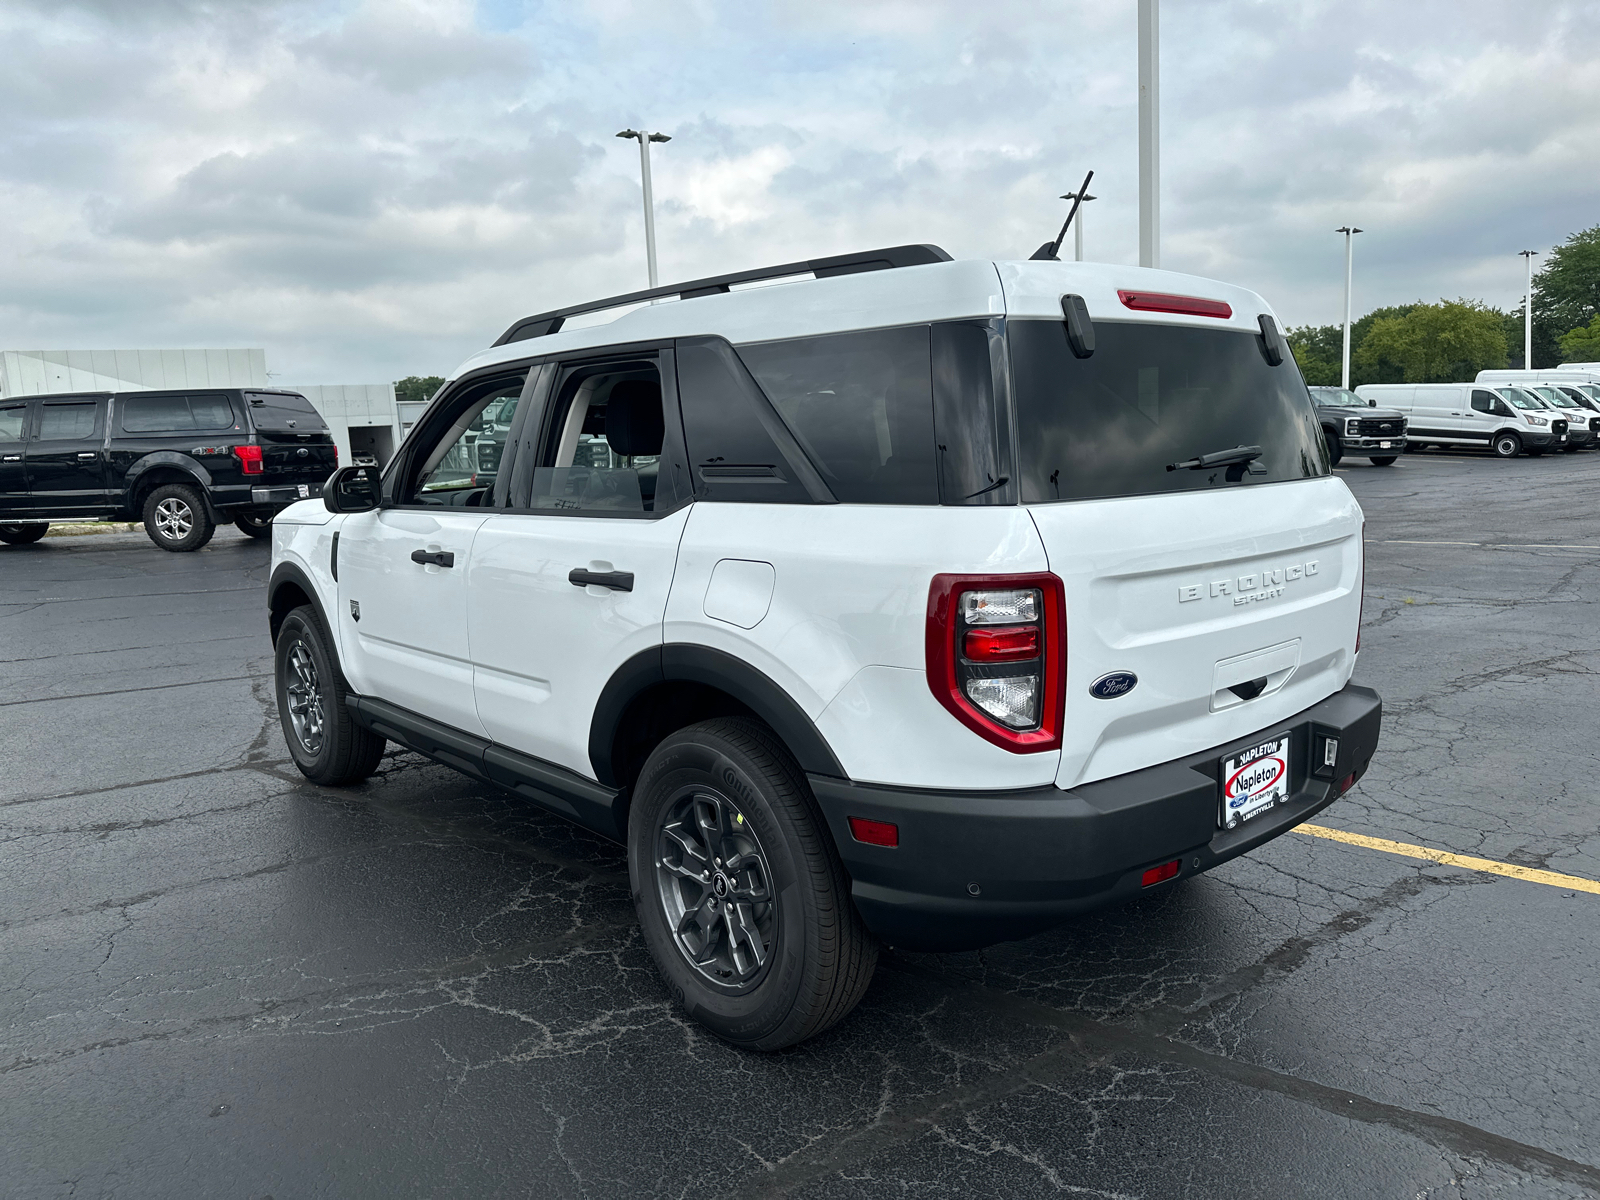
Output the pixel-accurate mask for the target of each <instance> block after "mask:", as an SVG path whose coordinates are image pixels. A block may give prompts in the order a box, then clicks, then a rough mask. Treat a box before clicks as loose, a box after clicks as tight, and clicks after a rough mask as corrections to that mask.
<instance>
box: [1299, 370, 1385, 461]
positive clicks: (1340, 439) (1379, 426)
mask: <svg viewBox="0 0 1600 1200" xmlns="http://www.w3.org/2000/svg"><path fill="white" fill-rule="evenodd" d="M1307 390H1308V391H1310V393H1311V403H1312V404H1314V405H1316V408H1317V423H1318V424H1320V425H1321V426H1322V439H1323V441H1325V442H1327V443H1328V457H1329V458H1330V459H1332V460H1333V462H1334V464H1335V465H1337V464H1338V462H1339V460H1340V459H1341V458H1343V457H1344V456H1345V455H1346V454H1349V455H1353V456H1355V457H1357V458H1370V459H1371V460H1372V465H1373V466H1375V467H1387V466H1391V465H1393V463H1394V460H1395V459H1396V458H1398V457H1400V455H1401V453H1403V452H1404V450H1405V448H1406V417H1405V414H1404V413H1401V412H1399V411H1397V410H1396V409H1392V408H1376V407H1375V403H1376V402H1374V403H1373V404H1369V403H1367V401H1365V400H1363V399H1362V398H1361V397H1360V396H1358V395H1356V394H1355V393H1354V392H1352V391H1350V390H1348V389H1347V388H1336V387H1314V388H1309V389H1307Z"/></svg>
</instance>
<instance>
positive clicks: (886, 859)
mask: <svg viewBox="0 0 1600 1200" xmlns="http://www.w3.org/2000/svg"><path fill="white" fill-rule="evenodd" d="M1382 711H1383V705H1382V702H1381V701H1380V700H1379V699H1378V696H1377V693H1375V692H1373V691H1372V690H1371V689H1369V688H1364V687H1357V686H1355V685H1350V686H1347V687H1345V688H1344V689H1343V690H1342V691H1339V692H1336V693H1335V694H1334V695H1332V696H1329V697H1328V698H1327V699H1326V700H1323V701H1321V702H1320V703H1318V704H1315V705H1313V706H1312V707H1311V708H1308V709H1306V710H1305V711H1304V712H1301V713H1297V714H1296V715H1295V716H1293V717H1290V718H1289V719H1288V720H1286V721H1282V722H1279V723H1278V724H1276V725H1270V726H1267V727H1266V728H1264V729H1261V730H1259V731H1257V732H1255V733H1252V734H1250V735H1249V736H1248V737H1245V738H1241V739H1238V740H1237V741H1234V742H1230V743H1227V744H1226V745H1222V746H1217V747H1213V748H1212V749H1209V750H1205V751H1202V752H1201V753H1199V754H1194V755H1190V756H1188V757H1186V758H1181V759H1177V760H1175V761H1173V762H1168V763H1161V764H1159V765H1157V766H1154V767H1148V768H1145V769H1144V770H1140V771H1132V772H1129V773H1128V774H1126V775H1119V776H1116V777H1115V778H1112V779H1102V780H1098V781H1096V782H1094V783H1090V784H1085V785H1083V786H1081V787H1076V788H1072V789H1071V790H1062V789H1060V788H1056V787H1043V788H1032V789H1027V790H1023V791H1005V792H956V791H935V790H931V789H925V790H916V789H905V788H890V787H878V786H873V785H870V784H859V783H851V782H850V781H848V780H842V779H834V778H830V777H828V776H822V775H812V776H810V780H811V786H812V790H813V792H814V793H815V794H816V797H817V801H818V803H819V804H820V805H821V807H822V810H823V813H824V815H825V817H826V818H827V822H828V827H829V829H830V830H831V831H832V833H833V837H834V841H835V844H836V845H837V846H838V847H839V852H840V855H841V857H842V858H843V859H844V864H845V868H846V869H847V870H848V871H849V872H850V876H851V880H852V888H851V894H852V896H853V897H854V899H855V902H856V907H857V908H858V909H859V910H860V911H861V914H862V916H863V917H864V918H865V919H866V922H867V924H868V926H869V927H870V928H871V929H872V930H873V932H874V933H876V934H877V935H878V936H879V937H881V938H883V939H884V940H885V941H887V942H889V943H891V944H893V945H897V946H903V947H906V948H909V949H927V950H958V949H973V948H976V947H979V946H985V945H991V944H993V943H995V942H1003V941H1010V940H1013V939H1016V938H1022V937H1028V936H1030V935H1031V934H1034V933H1037V932H1038V931H1039V930H1041V929H1045V928H1048V927H1049V926H1051V925H1054V924H1057V923H1059V922H1060V921H1062V920H1063V919H1065V918H1067V917H1070V916H1072V915H1074V914H1076V913H1080V912H1086V911H1088V910H1090V909H1094V908H1099V907H1101V906H1103V905H1106V904H1112V903H1116V902H1118V901H1121V900H1126V899H1129V898H1131V897H1133V896H1136V895H1138V894H1139V893H1140V892H1141V891H1143V890H1144V889H1143V886H1142V878H1141V877H1142V875H1143V873H1144V871H1145V870H1146V869H1148V868H1149V867H1152V866H1157V865H1160V864H1162V863H1169V862H1171V861H1173V860H1174V859H1177V860H1181V863H1182V865H1181V867H1180V868H1179V874H1178V875H1177V876H1176V878H1183V877H1185V876H1188V875H1194V874H1198V873H1199V872H1201V871H1206V870H1209V869H1210V868H1211V867H1214V866H1216V865H1217V864H1218V863H1222V862H1226V861H1227V860H1228V859H1230V858H1235V857H1237V856H1238V855H1240V854H1243V853H1245V852H1246V851H1248V850H1251V849H1253V848H1254V847H1256V846H1259V845H1261V844H1262V843H1263V842H1266V841H1269V840H1271V839H1272V838H1274V837H1277V836H1278V835H1279V834H1282V833H1285V832H1287V831H1288V830H1290V829H1292V828H1294V826H1296V825H1298V824H1300V823H1301V822H1302V821H1304V820H1306V819H1308V818H1309V817H1311V816H1312V815H1313V814H1315V813H1317V812H1320V811H1321V810H1322V809H1324V808H1326V807H1327V806H1328V805H1329V804H1331V803H1333V801H1334V800H1335V799H1337V797H1338V795H1339V794H1340V792H1339V784H1340V781H1341V780H1345V779H1349V778H1351V777H1352V776H1353V777H1355V778H1359V777H1360V776H1361V775H1362V774H1363V773H1365V771H1366V769H1367V766H1368V764H1369V763H1370V762H1371V760H1372V755H1373V752H1374V751H1375V750H1376V749H1377V745H1378V730H1379V725H1380V723H1381V720H1382ZM1284 734H1289V735H1290V737H1291V739H1292V741H1291V749H1290V757H1291V763H1290V793H1289V796H1288V798H1287V799H1286V800H1285V801H1283V802H1282V803H1280V804H1279V805H1277V806H1276V807H1274V808H1273V809H1271V810H1269V811H1267V812H1265V813H1263V814H1261V815H1259V816H1257V817H1255V818H1253V819H1252V820H1250V821H1248V822H1246V823H1245V824H1244V825H1241V826H1239V827H1238V828H1236V829H1233V830H1227V829H1220V828H1218V819H1217V818H1218V811H1219V789H1220V783H1219V778H1218V773H1219V764H1220V763H1221V761H1222V760H1223V759H1224V758H1227V757H1230V756H1232V755H1234V754H1236V753H1238V752H1239V751H1241V750H1244V749H1248V748H1249V747H1251V746H1254V745H1256V744H1258V743H1261V742H1264V741H1267V740H1269V739H1271V738H1275V737H1281V736H1282V735H1284ZM1330 737H1332V738H1337V739H1338V743H1339V744H1338V751H1337V756H1336V759H1335V762H1334V763H1333V764H1332V765H1331V766H1322V765H1321V764H1320V756H1321V753H1322V747H1323V745H1324V741H1323V739H1325V738H1330ZM1313 753H1315V754H1317V755H1318V756H1319V761H1318V763H1317V764H1316V765H1315V766H1314V765H1313V763H1312V756H1313ZM850 817H864V818H867V819H869V820H876V821H888V822H890V823H892V824H894V825H896V826H898V827H899V835H900V844H899V846H898V847H896V848H894V849H889V848H885V847H881V846H868V845H864V844H862V843H860V842H857V841H855V840H854V838H852V837H851V836H850V829H849V820H848V819H849V818H850Z"/></svg>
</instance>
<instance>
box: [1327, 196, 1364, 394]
mask: <svg viewBox="0 0 1600 1200" xmlns="http://www.w3.org/2000/svg"><path fill="white" fill-rule="evenodd" d="M1334 232H1335V233H1342V234H1344V367H1343V369H1342V370H1341V371H1340V372H1339V386H1340V387H1342V388H1344V389H1345V390H1346V391H1349V390H1350V267H1351V258H1352V251H1353V248H1354V246H1355V235H1356V234H1358V233H1360V232H1361V230H1359V229H1356V228H1355V227H1354V226H1351V225H1341V226H1339V228H1338V229H1335V230H1334Z"/></svg>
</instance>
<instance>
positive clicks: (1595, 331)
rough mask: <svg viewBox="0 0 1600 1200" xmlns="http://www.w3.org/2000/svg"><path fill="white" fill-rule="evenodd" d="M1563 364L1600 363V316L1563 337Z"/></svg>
mask: <svg viewBox="0 0 1600 1200" xmlns="http://www.w3.org/2000/svg"><path fill="white" fill-rule="evenodd" d="M1561 361H1562V362H1600V316H1597V317H1595V319H1594V320H1592V321H1590V322H1589V323H1588V324H1587V325H1580V326H1578V328H1576V329H1574V330H1572V331H1571V332H1570V333H1564V334H1562V335H1561Z"/></svg>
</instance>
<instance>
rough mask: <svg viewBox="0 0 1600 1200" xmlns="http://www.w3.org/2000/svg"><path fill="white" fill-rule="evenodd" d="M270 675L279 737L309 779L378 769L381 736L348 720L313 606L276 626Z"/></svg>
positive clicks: (348, 778)
mask: <svg viewBox="0 0 1600 1200" xmlns="http://www.w3.org/2000/svg"><path fill="white" fill-rule="evenodd" d="M273 662H274V670H273V675H274V678H275V680H276V685H277V692H278V720H279V722H280V723H281V724H282V726H283V740H284V741H285V742H287V743H288V745H289V755H290V757H292V758H293V759H294V765H295V766H297V767H299V768H300V773H301V774H302V775H304V776H305V777H306V778H307V779H309V780H311V782H312V783H323V784H332V785H337V784H342V783H359V782H360V781H361V780H363V779H365V778H366V777H367V776H368V775H371V774H372V773H373V772H374V771H376V770H377V769H378V763H379V761H380V760H381V759H382V758H383V747H384V740H383V739H382V738H381V737H379V736H378V735H377V734H375V733H373V732H372V731H371V730H368V729H363V728H362V727H361V726H359V725H357V724H356V723H355V722H354V721H352V720H351V719H350V710H349V708H347V707H346V706H345V702H344V700H345V696H346V695H347V694H348V689H346V687H345V685H344V678H343V676H341V675H340V674H339V667H338V664H337V663H336V662H335V661H334V658H333V654H332V653H331V651H330V650H329V648H328V642H327V639H326V637H325V636H324V635H323V632H322V622H321V621H319V620H318V619H317V612H316V609H314V608H312V607H311V606H310V605H301V606H300V607H299V608H297V609H295V610H294V611H293V612H291V613H290V614H289V615H288V616H287V617H285V618H284V619H283V625H282V627H281V628H280V629H279V630H278V644H277V646H276V647H275V650H274V655H273Z"/></svg>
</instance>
